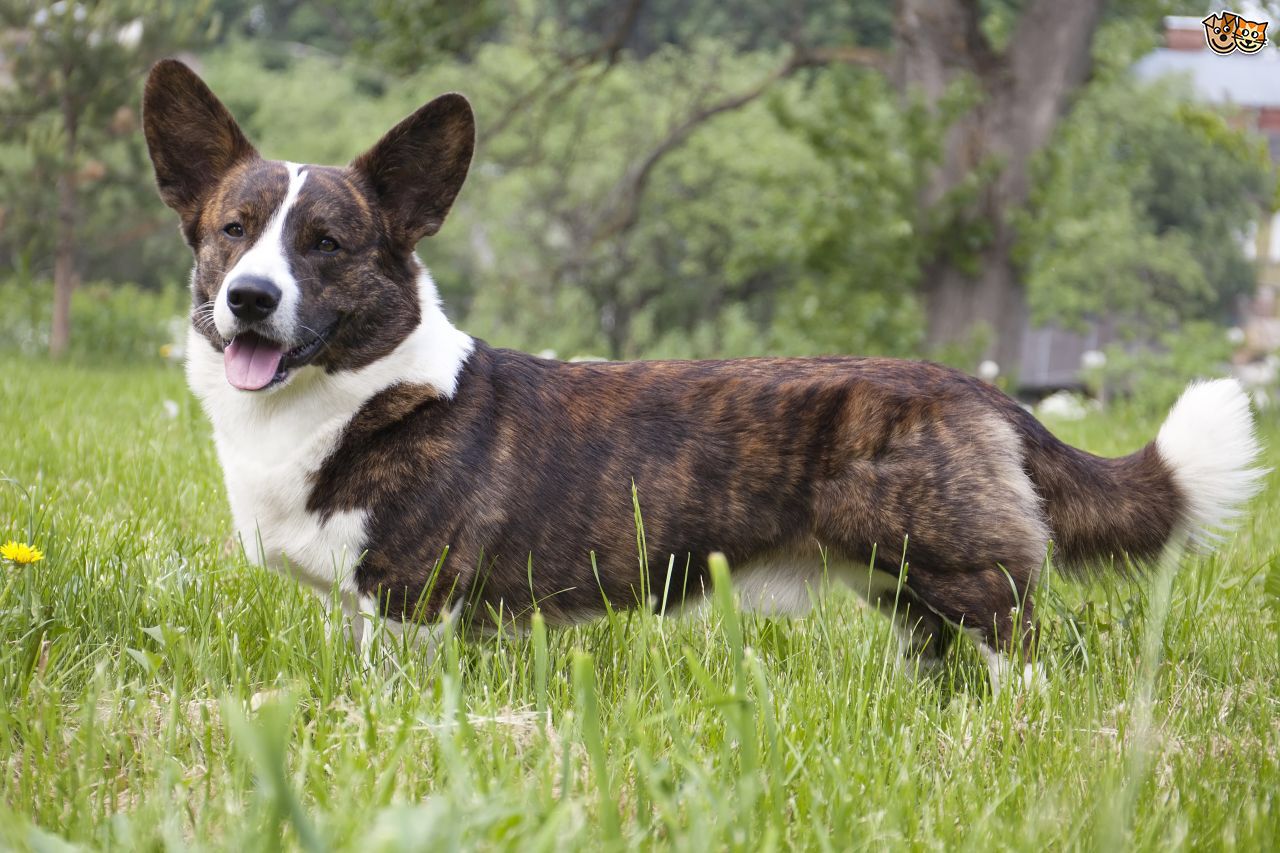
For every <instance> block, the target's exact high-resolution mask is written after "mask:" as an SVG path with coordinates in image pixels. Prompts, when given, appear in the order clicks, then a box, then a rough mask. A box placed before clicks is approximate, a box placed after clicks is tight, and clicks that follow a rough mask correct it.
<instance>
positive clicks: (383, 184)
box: [351, 94, 476, 246]
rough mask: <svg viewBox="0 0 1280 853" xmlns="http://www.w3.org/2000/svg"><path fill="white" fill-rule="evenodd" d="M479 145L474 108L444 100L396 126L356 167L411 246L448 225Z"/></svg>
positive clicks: (455, 100) (455, 99)
mask: <svg viewBox="0 0 1280 853" xmlns="http://www.w3.org/2000/svg"><path fill="white" fill-rule="evenodd" d="M475 144H476V120H475V116H473V115H472V113H471V104H470V103H468V102H467V99H466V98H464V97H462V95H458V94H449V95H441V96H440V97H438V98H436V99H435V100H434V101H431V102H430V103H428V104H427V105H425V106H423V107H422V108H421V109H419V110H418V111H417V112H415V113H414V114H413V115H411V116H409V117H408V118H406V119H405V120H404V121H402V122H400V123H399V124H397V125H396V126H395V127H393V128H392V129H391V130H390V131H388V132H387V135H386V136H384V137H382V139H380V140H378V143H377V144H376V145H374V146H373V147H372V148H370V149H369V150H368V151H366V152H365V153H364V154H361V155H360V156H359V157H357V158H356V159H355V160H354V161H353V162H352V164H351V167H352V168H353V169H354V170H355V171H356V172H357V173H359V174H360V175H362V176H363V177H364V178H365V179H366V180H367V181H368V182H369V185H370V187H371V188H372V189H373V192H374V195H375V196H376V197H377V199H378V203H379V204H380V205H381V206H382V208H383V210H384V211H385V212H386V214H387V219H388V220H389V222H390V223H391V225H392V227H394V228H395V229H397V234H396V237H397V238H399V239H402V240H404V241H405V242H407V243H408V244H409V245H410V246H412V245H413V244H414V243H417V242H418V241H419V240H421V239H422V238H423V237H426V236H428V235H431V234H434V233H436V232H437V231H439V230H440V226H441V225H443V224H444V218H445V216H446V215H447V214H448V213H449V208H450V207H451V206H452V205H453V200H454V199H455V198H456V197H457V195H458V190H460V189H462V182H463V181H465V180H466V178H467V169H468V168H470V166H471V154H472V152H473V151H474V150H475Z"/></svg>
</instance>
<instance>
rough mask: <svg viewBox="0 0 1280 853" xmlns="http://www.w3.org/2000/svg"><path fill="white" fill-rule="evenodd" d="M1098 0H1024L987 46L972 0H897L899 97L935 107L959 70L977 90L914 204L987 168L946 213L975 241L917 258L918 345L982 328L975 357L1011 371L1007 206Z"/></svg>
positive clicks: (1079, 72)
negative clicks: (981, 345) (923, 332)
mask: <svg viewBox="0 0 1280 853" xmlns="http://www.w3.org/2000/svg"><path fill="white" fill-rule="evenodd" d="M1104 5H1105V0H1072V2H1069V3H1068V2H1062V0H1032V1H1031V2H1030V3H1029V4H1028V6H1027V8H1026V9H1025V10H1024V11H1023V12H1022V14H1021V16H1020V17H1019V20H1018V24H1017V26H1016V27H1015V29H1014V32H1013V34H1012V36H1011V37H1010V40H1009V45H1008V47H1007V48H1005V49H1004V50H996V49H995V48H994V47H993V46H992V45H991V43H990V42H989V41H988V39H987V37H986V35H985V34H984V32H983V30H982V12H981V4H980V3H978V2H976V0H899V3H898V14H897V16H896V21H897V22H896V27H897V30H896V33H895V50H894V69H893V73H894V82H895V84H896V85H897V87H898V89H899V90H900V91H901V92H902V93H903V95H904V96H906V97H923V98H924V99H925V101H926V103H928V104H931V105H934V106H935V107H936V106H937V105H938V104H939V103H940V102H941V100H942V99H943V98H944V96H946V95H947V94H948V93H949V91H950V90H951V87H952V86H953V85H954V84H955V83H956V82H958V81H960V80H962V79H963V80H968V81H969V82H970V83H971V84H974V85H976V86H977V88H978V100H977V103H976V104H975V106H974V107H972V108H971V109H970V110H969V111H968V112H966V113H964V114H963V115H961V116H960V117H959V118H958V119H957V120H955V121H954V122H952V124H951V125H950V126H949V127H948V129H947V135H946V138H945V140H944V150H943V155H942V161H941V163H940V164H939V165H938V167H937V168H936V169H935V170H934V171H933V173H932V174H931V175H930V177H929V179H928V180H927V181H926V183H925V187H924V190H923V193H922V197H921V204H922V205H924V206H925V207H926V208H929V207H934V206H937V205H940V204H943V203H946V202H947V201H948V200H949V199H951V198H953V197H954V196H953V194H954V193H955V192H956V191H957V190H959V189H961V188H962V187H964V186H965V185H966V184H967V183H968V182H969V181H971V180H972V176H973V174H974V172H975V170H978V169H982V168H986V169H991V170H992V176H991V177H990V178H989V179H987V180H986V181H985V182H984V183H983V185H982V186H981V187H980V188H979V190H978V192H977V193H976V194H975V196H974V200H973V201H972V202H970V203H969V204H968V205H966V206H965V208H963V209H961V210H959V211H957V212H956V215H955V221H954V222H952V223H949V224H950V225H951V226H953V227H955V228H973V227H974V226H977V225H981V226H982V227H983V228H984V229H985V238H986V239H985V242H984V243H983V245H982V246H981V247H980V248H978V249H977V250H976V251H975V252H974V254H973V255H972V256H970V257H967V258H964V259H960V258H956V257H954V256H946V255H941V254H940V255H938V256H936V257H934V258H931V259H928V260H927V261H926V263H925V264H924V279H923V281H922V291H923V294H924V297H925V306H926V312H927V315H928V330H929V344H930V345H931V346H932V347H934V348H944V347H948V346H956V345H964V344H966V343H968V342H970V341H972V339H973V338H974V337H975V336H976V335H979V334H982V333H983V330H984V329H985V331H986V333H987V338H986V346H985V349H984V351H983V353H982V356H981V357H983V358H990V359H994V360H995V361H996V362H997V363H998V364H999V365H1000V370H1001V372H1002V373H1003V374H1005V375H1010V374H1013V375H1016V374H1017V372H1018V369H1019V362H1020V360H1021V350H1022V336H1023V333H1024V331H1025V327H1026V320H1027V298H1026V292H1025V288H1024V287H1023V284H1022V279H1021V275H1020V270H1018V268H1017V265H1016V264H1015V263H1014V260H1013V250H1014V247H1015V245H1016V243H1017V235H1016V234H1015V232H1014V229H1013V226H1012V224H1011V222H1010V215H1011V214H1012V213H1014V212H1016V211H1017V210H1019V209H1021V208H1022V207H1024V206H1025V205H1026V203H1027V199H1028V195H1029V193H1030V188H1031V182H1030V175H1029V171H1028V170H1029V166H1030V163H1031V159H1032V158H1033V157H1034V156H1035V154H1036V153H1037V152H1038V151H1039V150H1040V149H1041V148H1042V147H1044V145H1045V144H1046V143H1047V142H1048V141H1049V139H1050V137H1051V136H1052V134H1053V130H1054V128H1055V127H1056V126H1057V123H1058V120H1059V119H1060V118H1061V116H1062V115H1063V114H1064V113H1065V111H1066V109H1067V106H1068V103H1069V98H1070V95H1071V94H1072V92H1073V91H1074V90H1075V89H1076V87H1078V86H1079V85H1080V84H1081V83H1083V82H1084V80H1085V78H1086V77H1087V76H1088V73H1089V68H1090V66H1091V47H1092V42H1093V33H1094V31H1095V30H1096V29H1097V26H1098V21H1099V20H1100V18H1101V15H1102V8H1103V6H1104Z"/></svg>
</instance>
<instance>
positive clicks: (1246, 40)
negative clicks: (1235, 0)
mask: <svg viewBox="0 0 1280 853" xmlns="http://www.w3.org/2000/svg"><path fill="white" fill-rule="evenodd" d="M1201 23H1203V24H1204V39H1205V41H1206V42H1208V43H1209V49H1210V50H1212V51H1213V52H1214V53H1218V54H1222V55H1224V56H1225V55H1226V54H1228V53H1231V52H1232V51H1234V50H1238V51H1240V52H1241V53H1257V52H1258V51H1260V50H1262V46H1263V45H1265V44H1266V43H1267V23H1268V22H1267V21H1263V22H1262V23H1255V22H1254V21H1247V20H1245V19H1244V18H1242V17H1240V16H1239V15H1236V14H1233V13H1231V12H1228V11H1226V10H1223V11H1221V12H1219V13H1218V14H1216V15H1210V16H1209V17H1207V18H1205V19H1204V20H1203V21H1201Z"/></svg>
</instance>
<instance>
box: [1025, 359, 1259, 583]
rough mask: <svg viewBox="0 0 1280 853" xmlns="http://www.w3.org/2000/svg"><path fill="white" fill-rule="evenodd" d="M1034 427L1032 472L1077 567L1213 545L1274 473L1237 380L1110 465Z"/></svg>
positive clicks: (1216, 384) (1197, 394)
mask: <svg viewBox="0 0 1280 853" xmlns="http://www.w3.org/2000/svg"><path fill="white" fill-rule="evenodd" d="M1028 420H1031V421H1033V422H1034V423H1035V427H1034V428H1032V427H1029V426H1027V425H1026V422H1025V421H1024V429H1023V434H1024V440H1025V441H1026V445H1027V468H1028V472H1029V473H1030V474H1031V479H1032V480H1033V481H1034V482H1035V484H1036V486H1037V488H1038V489H1039V490H1040V493H1041V495H1042V496H1043V497H1044V499H1045V505H1046V509H1047V511H1048V514H1049V520H1050V526H1051V527H1052V529H1053V535H1054V541H1055V546H1056V547H1055V553H1056V554H1057V556H1058V560H1059V562H1060V563H1061V564H1062V565H1064V566H1065V567H1067V568H1073V567H1080V566H1084V565H1087V564H1088V563H1089V562H1090V561H1096V560H1098V559H1106V558H1108V557H1113V558H1115V565H1116V566H1119V567H1122V568H1123V567H1124V566H1126V565H1127V564H1128V563H1127V562H1126V561H1125V559H1124V558H1125V557H1128V558H1130V560H1132V561H1133V562H1136V563H1138V564H1141V563H1143V562H1147V561H1150V560H1152V559H1154V558H1155V557H1157V556H1159V554H1160V553H1161V552H1162V551H1163V550H1164V549H1165V547H1166V546H1168V545H1171V544H1172V545H1175V546H1180V545H1182V544H1183V543H1184V542H1185V541H1186V540H1187V539H1190V540H1192V541H1195V542H1200V543H1207V542H1211V541H1213V540H1215V539H1217V538H1218V537H1219V536H1220V534H1221V533H1222V532H1224V531H1225V530H1226V529H1227V528H1229V527H1230V525H1231V524H1232V522H1233V521H1235V520H1236V519H1237V518H1238V517H1239V515H1240V513H1241V511H1242V509H1243V507H1244V504H1245V503H1246V502H1247V501H1248V500H1249V498H1251V497H1253V495H1254V494H1256V493H1257V491H1258V489H1259V488H1260V487H1261V485H1262V482H1261V480H1262V477H1263V475H1265V474H1266V471H1265V470H1264V469H1262V468H1258V467H1256V465H1255V463H1256V462H1257V459H1258V455H1259V453H1260V452H1261V446H1260V445H1259V444H1258V439H1257V437H1256V435H1255V434H1254V425H1253V413H1252V411H1251V410H1250V408H1249V398H1248V396H1247V395H1246V394H1245V392H1244V389H1243V388H1241V387H1240V383H1238V382H1237V381H1236V380H1234V379H1217V380H1213V381H1210V382H1196V383H1194V384H1192V385H1191V386H1190V387H1188V388H1187V390H1186V391H1184V392H1183V393H1182V397H1181V398H1179V400H1178V402H1177V403H1176V404H1175V405H1174V407H1173V409H1172V411H1170V412H1169V416H1168V418H1167V419H1166V420H1165V422H1164V425H1163V426H1161V427H1160V432H1159V434H1158V435H1157V437H1156V440H1155V441H1153V442H1151V443H1150V444H1148V445H1147V446H1146V447H1144V448H1143V449H1141V450H1139V451H1138V452H1137V453H1133V454H1130V455H1129V456H1123V457H1120V458H1118V459H1103V458H1101V457H1098V456H1094V455H1092V454H1089V453H1085V452H1084V451H1082V450H1077V449H1076V448H1074V447H1070V446H1068V445H1066V444H1064V443H1062V442H1060V441H1058V440H1057V439H1056V438H1054V437H1053V436H1052V435H1050V434H1049V432H1048V431H1047V430H1046V429H1044V427H1043V426H1041V425H1040V424H1039V422H1035V421H1034V419H1032V418H1030V417H1029V416H1028Z"/></svg>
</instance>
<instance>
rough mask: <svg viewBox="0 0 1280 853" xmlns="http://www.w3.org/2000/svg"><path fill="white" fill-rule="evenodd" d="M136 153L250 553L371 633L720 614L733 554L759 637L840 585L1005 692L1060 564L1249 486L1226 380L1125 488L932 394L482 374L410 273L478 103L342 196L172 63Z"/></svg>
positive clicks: (746, 372) (693, 364) (951, 374)
mask: <svg viewBox="0 0 1280 853" xmlns="http://www.w3.org/2000/svg"><path fill="white" fill-rule="evenodd" d="M143 124H144V132H145V137H146V142H147V146H148V148H149V152H150V155H151V160H152V163H153V165H154V169H155V176H156V181H157V184H158V187H159V191H160V195H161V197H162V199H163V200H164V201H165V203H166V204H168V205H169V206H170V207H171V208H173V209H174V210H175V211H176V212H177V214H178V218H179V220H180V223H181V231H182V234H183V236H184V237H185V239H186V242H187V243H188V245H189V246H190V248H191V250H192V251H193V253H194V256H195V262H194V267H193V270H192V274H191V293H192V306H193V309H192V322H191V326H190V330H189V342H188V362H187V376H188V379H189V383H190V386H191V388H192V390H193V391H194V393H195V395H196V396H197V397H198V398H199V400H200V401H201V404H202V405H203V408H204V410H205V412H206V413H207V415H208V417H209V419H210V420H211V422H212V425H213V438H214V442H215V444H216V447H217V453H218V457H219V460H220V462H221V465H222V468H223V471H224V474H225V480H226V488H227V496H228V498H229V501H230V505H231V513H232V516H233V518H234V523H235V527H236V530H237V531H238V534H239V536H240V538H241V541H242V542H243V543H244V544H245V547H246V550H247V551H248V552H249V553H250V554H251V555H256V557H255V558H256V559H257V560H259V561H260V562H263V563H265V564H267V565H270V566H272V567H276V568H280V569H286V570H288V571H291V572H292V573H293V574H294V575H295V576H296V577H297V578H298V579H299V580H301V581H302V582H304V583H305V584H307V585H309V586H311V587H312V588H314V589H316V590H318V591H320V592H322V593H325V594H328V593H330V592H331V591H332V590H335V589H336V590H337V591H338V594H339V596H340V598H341V600H342V607H343V609H344V611H346V612H347V613H348V614H350V615H352V616H353V618H354V621H355V623H357V625H358V624H359V623H360V622H361V620H362V619H363V620H368V619H370V618H376V619H378V620H384V621H385V623H387V624H391V625H401V626H404V625H410V624H415V623H416V624H422V623H423V622H426V621H430V620H435V619H437V618H443V617H445V616H446V615H459V614H463V615H466V614H470V615H473V616H474V615H476V614H487V613H498V614H504V616H503V617H502V618H504V619H508V618H509V619H510V620H511V621H512V623H513V624H521V623H524V622H526V621H527V619H528V618H529V616H530V614H531V613H532V612H533V611H534V610H535V609H536V610H538V611H540V612H541V613H542V614H544V618H546V619H547V620H548V621H549V622H551V623H553V624H554V623H568V622H572V621H575V620H580V619H584V618H589V617H591V616H593V615H595V614H599V613H601V612H603V611H604V609H605V602H606V601H608V602H610V603H611V605H612V606H618V607H621V606H640V607H652V608H655V609H660V610H662V612H666V611H667V609H668V606H670V607H671V608H672V609H676V608H678V607H679V606H680V605H683V604H686V603H692V602H694V601H697V600H698V599H700V598H701V596H702V595H703V593H704V590H705V589H706V587H707V586H708V582H709V581H708V578H709V574H708V561H709V559H710V557H711V555H712V554H714V553H715V552H721V553H723V554H724V555H725V556H726V558H727V560H728V562H729V564H730V565H731V567H732V572H733V575H732V576H733V581H734V584H735V588H736V589H737V590H738V591H739V593H740V595H741V597H742V599H743V601H744V603H745V604H747V605H748V606H752V607H756V608H758V609H760V610H763V611H766V612H797V611H803V610H804V609H805V606H806V605H807V604H808V603H809V602H810V591H811V590H812V589H814V588H815V587H816V586H817V585H819V584H820V582H821V581H822V580H823V579H824V577H825V576H836V577H840V578H844V579H847V580H849V582H850V583H852V584H853V585H854V586H855V588H857V589H858V590H859V592H860V593H861V594H863V595H864V596H865V597H866V598H867V599H868V601H869V602H870V603H871V604H872V605H874V606H877V607H879V608H881V609H883V610H885V611H886V612H887V613H889V614H890V615H891V616H892V618H893V619H894V621H895V625H896V626H897V628H898V632H899V636H900V637H901V639H902V643H903V646H904V651H905V652H906V653H907V654H908V655H911V656H914V659H916V660H919V661H920V662H921V663H922V664H924V665H926V666H928V665H933V664H936V663H937V662H938V661H939V660H941V656H942V655H943V654H944V653H945V651H946V649H947V647H948V645H949V644H950V643H951V641H952V639H953V637H954V636H956V635H957V631H958V630H960V629H962V630H964V631H967V632H969V634H971V635H972V636H973V637H974V639H976V640H977V642H978V644H979V648H980V649H981V650H982V651H983V653H984V654H985V655H986V656H987V658H988V663H989V664H990V665H991V668H992V675H993V678H996V679H997V684H998V683H999V678H1000V674H1001V673H1002V672H1006V671H1007V670H1008V668H1009V666H1011V665H1012V662H1013V661H1016V660H1018V659H1020V658H1022V657H1024V656H1026V655H1028V654H1029V653H1030V652H1031V651H1032V642H1033V638H1034V633H1035V632H1034V621H1033V619H1034V614H1033V598H1032V592H1033V590H1034V588H1035V585H1036V583H1037V579H1038V577H1039V575H1040V572H1041V568H1042V565H1044V563H1045V560H1046V552H1047V551H1048V549H1049V548H1050V542H1051V541H1052V543H1053V555H1054V558H1055V559H1056V561H1057V562H1058V563H1060V564H1061V565H1063V566H1065V567H1066V568H1067V569H1068V570H1075V571H1077V572H1089V571H1094V572H1098V571H1111V572H1112V573H1115V574H1119V573H1122V572H1124V571H1125V568H1124V567H1126V566H1129V565H1134V564H1142V563H1144V562H1150V561H1152V560H1154V559H1156V558H1157V557H1158V556H1159V555H1160V554H1162V553H1164V552H1166V551H1167V550H1168V549H1176V548H1178V547H1180V546H1182V545H1183V544H1184V543H1185V542H1186V541H1187V540H1188V539H1194V540H1205V539H1207V537H1209V536H1211V535H1212V532H1213V531H1214V530H1216V529H1218V528H1219V527H1221V526H1222V525H1223V524H1225V523H1227V522H1229V521H1230V520H1231V519H1232V518H1234V517H1235V516H1236V515H1237V513H1238V512H1239V510H1240V507H1241V505H1242V504H1243V502H1244V501H1246V500H1247V499H1248V497H1249V496H1250V495H1251V494H1252V493H1253V492H1254V491H1255V490H1256V489H1257V487H1258V485H1259V478H1260V475H1261V472H1259V471H1258V470H1257V469H1256V468H1255V467H1254V460H1255V459H1256V457H1257V455H1258V453H1259V451H1260V448H1259V444H1258V442H1257V440H1256V438H1255V436H1254V427H1253V419H1252V414H1251V411H1250V407H1249V402H1248V399H1247V398H1246V396H1245V394H1244V393H1243V391H1242V389H1241V388H1240V386H1239V385H1238V384H1237V383H1235V382H1234V381H1231V380H1217V381H1212V382H1206V383H1201V384H1195V385H1192V386H1191V387H1190V388H1189V389H1188V390H1187V391H1186V392H1185V393H1184V395H1183V396H1182V397H1181V399H1180V400H1179V401H1178V403H1177V404H1176V405H1175V407H1174V408H1173V410H1172V412H1171V413H1170V415H1169V417H1168V420H1167V421H1166V422H1165V424H1164V425H1163V426H1162V427H1161V429H1160V431H1159V434H1158V436H1157V437H1156V439H1155V440H1154V441H1153V442H1152V443H1150V444H1148V445H1147V446H1145V447H1143V448H1142V449H1140V450H1138V451H1137V452H1135V453H1133V454H1131V455H1129V456H1124V457H1121V458H1116V459H1104V458H1099V457H1097V456H1093V455H1091V454H1089V453H1086V452H1084V451H1082V450H1077V449H1075V448H1073V447H1070V446H1068V445H1066V444H1064V443H1063V442H1061V441H1059V440H1058V439H1057V438H1055V437H1054V436H1053V435H1052V434H1051V433H1050V432H1049V431H1048V430H1047V429H1046V428H1045V427H1044V426H1042V425H1041V424H1040V423H1039V422H1038V421H1037V420H1036V419H1035V418H1034V417H1033V416H1032V415H1031V414H1029V413H1028V412H1027V411H1025V410H1024V409H1023V408H1022V407H1021V406H1019V405H1018V404H1017V403H1016V402H1015V401H1014V400H1012V399H1011V398H1009V397H1007V396H1006V395H1005V394H1003V393H1002V392H1000V391H999V390H998V389H996V388H995V387H994V386H992V385H990V384H987V383H985V382H982V381H980V380H978V379H975V378H973V377H970V376H968V375H966V374H964V373H962V372H959V371H956V370H952V369H949V368H946V367H942V366H939V365H936V364H930V363H925V362H913V361H900V360H894V359H886V358H853V357H825V358H807V359H781V358H749V359H739V360H730V361H636V362H617V363H564V362H560V361H555V360H549V359H544V358H535V357H534V356H531V355H526V354H524V353H521V352H514V351H511V350H506V349H499V348H495V347H492V346H489V345H488V344H486V343H485V342H483V341H482V340H479V339H477V338H473V337H471V336H469V335H467V334H465V333H464V332H462V331H460V330H459V329H457V328H456V327H455V326H454V325H453V324H452V323H450V321H449V320H448V319H447V317H446V316H445V314H444V312H443V310H442V308H441V305H440V300H439V298H438V296H437V292H436V288H435V286H434V284H433V283H432V279H431V277H430V275H429V274H428V272H427V270H426V269H425V267H424V266H423V265H422V263H421V262H420V261H419V259H418V256H417V254H416V246H417V244H418V242H419V241H420V240H421V239H422V238H424V237H427V236H430V235H433V234H435V233H436V232H437V231H438V230H439V229H440V227H441V225H442V224H443V222H444V220H445V217H446V216H447V214H448V213H449V210H450V208H451V206H452V205H453V202H454V200H455V198H456V197H457V195H458V193H459V191H460V190H461V188H462V184H463V181H464V179H465V178H466V175H467V171H468V168H469V166H470V162H471V158H472V151H473V147H474V143H475V122H474V118H473V115H472V111H471V107H470V105H469V103H468V102H467V100H466V99H465V98H464V97H462V96H461V95H457V94H447V95H442V96H440V97H438V98H436V99H434V100H432V101H430V102H429V103H427V104H426V105H424V106H423V107H421V108H420V109H419V110H417V111H416V112H414V113H413V114H412V115H410V116H408V117H407V118H405V119H404V120H403V121H401V122H400V123H399V124H397V125H396V126H395V127H394V128H392V129H391V130H390V131H389V132H388V133H387V134H386V135H385V136H383V137H382V138H381V139H380V140H379V141H378V142H376V143H375V144H374V146H373V147H372V148H371V149H369V150H368V151H366V152H365V153H364V154H361V155H360V156H359V157H357V158H356V159H355V160H353V161H352V163H351V164H350V165H349V166H346V167H341V168H339V167H326V166H308V165H299V164H294V163H287V162H278V161H271V160H266V159H264V158H262V157H261V156H260V155H259V154H258V153H257V151H256V150H255V149H254V147H253V146H252V145H251V144H250V143H249V141H248V140H247V139H246V138H245V135H244V134H243V132H242V131H241V129H240V127H239V126H238V125H237V124H236V121H235V119H234V118H233V117H232V115H231V113H230V112H229V111H228V110H227V109H226V107H225V106H223V104H222V103H221V102H220V101H219V100H218V99H217V97H216V96H215V95H214V94H213V92H212V91H211V90H210V89H209V88H208V87H207V86H206V85H205V84H204V83H203V81H201V80H200V78H199V77H198V76H197V75H196V74H195V73H194V72H193V71H191V70H190V69H189V68H187V67H186V66H184V65H183V64H181V63H179V62H177V61H174V60H164V61H161V62H160V63H158V64H157V65H155V66H154V68H153V69H152V71H151V72H150V75H149V77H148V79H147V82H146V88H145V94H144V104H143ZM637 513H640V517H641V518H642V523H641V524H639V525H638V524H637V518H638V516H637ZM638 528H639V529H640V530H642V532H643V539H642V542H643V546H642V547H640V548H638V545H637V542H638ZM1108 562H1109V563H1110V565H1111V566H1113V567H1118V568H1113V569H1105V568H1099V566H1104V565H1106V564H1107V563H1108ZM1091 567H1092V568H1091ZM366 634H367V632H366Z"/></svg>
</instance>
